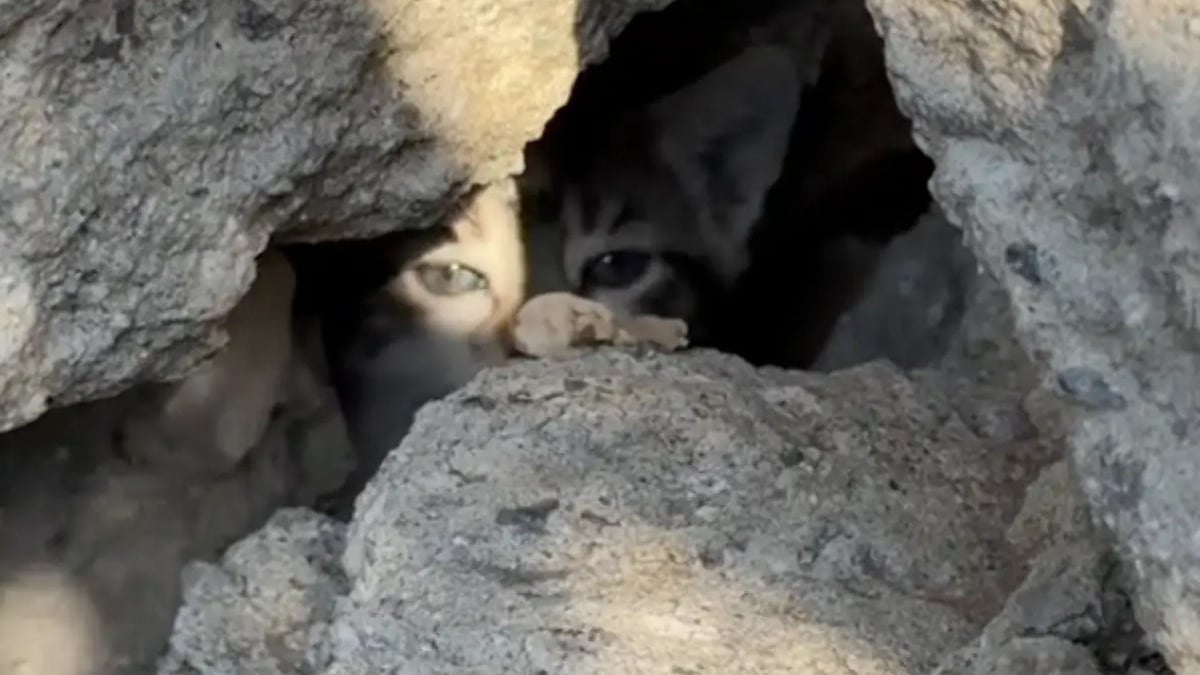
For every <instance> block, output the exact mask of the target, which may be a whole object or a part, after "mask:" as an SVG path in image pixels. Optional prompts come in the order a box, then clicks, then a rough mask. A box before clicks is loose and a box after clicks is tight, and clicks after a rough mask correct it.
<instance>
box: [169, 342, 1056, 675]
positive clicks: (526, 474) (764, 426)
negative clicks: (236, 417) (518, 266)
mask: <svg viewBox="0 0 1200 675" xmlns="http://www.w3.org/2000/svg"><path fill="white" fill-rule="evenodd" d="M1017 445H1019V444H999V445H997V444H992V443H987V442H984V441H982V440H981V439H979V438H978V437H976V436H975V434H973V433H972V431H971V430H970V429H969V428H968V427H967V425H966V424H965V423H963V421H962V420H961V419H959V418H958V417H957V416H956V414H955V413H954V410H953V409H952V408H950V407H949V406H948V405H947V404H945V403H944V402H942V401H940V400H939V399H938V397H936V396H930V395H929V392H927V391H925V390H924V389H923V388H922V387H920V386H919V385H917V384H916V383H914V382H913V381H911V380H909V379H908V378H907V377H905V376H904V375H903V374H901V372H900V371H899V370H897V369H896V368H895V367H893V366H889V365H886V364H884V363H882V362H879V363H872V364H866V365H863V366H859V367H856V368H853V369H850V370H846V371H841V372H839V373H836V374H834V375H829V376H826V375H818V374H801V373H785V372H782V371H766V370H764V371H756V370H754V369H752V368H750V367H749V366H747V365H746V364H745V363H744V362H741V361H739V360H736V359H733V358H731V357H726V356H722V355H718V354H715V353H711V352H693V353H690V354H687V355H677V356H664V355H656V354H643V355H641V356H637V355H634V354H632V353H627V352H622V351H618V350H614V349H608V350H603V351H599V352H595V353H590V354H584V355H579V356H578V358H574V359H571V360H566V361H558V362H541V361H526V362H522V363H515V364H511V365H507V366H504V367H502V368H497V369H492V370H488V371H484V372H483V373H482V374H481V375H480V376H479V377H477V378H476V379H474V380H473V381H472V382H471V383H470V384H468V385H467V386H466V387H465V388H464V389H463V390H461V391H459V392H457V393H454V394H452V395H450V396H449V397H447V398H446V399H445V400H443V401H438V402H434V403H431V404H429V405H428V406H426V407H425V408H423V409H422V411H421V412H420V413H419V414H418V416H417V420H416V423H415V425H414V427H413V430H412V432H411V434H410V435H409V436H408V437H407V438H406V440H405V441H404V442H403V443H402V444H401V446H400V447H399V448H398V449H397V450H396V451H395V452H393V453H392V454H391V455H389V457H388V458H387V460H386V461H385V463H384V465H383V467H382V468H381V470H380V473H379V474H378V475H377V476H376V477H375V479H374V480H373V481H372V482H371V483H370V484H369V485H368V487H367V490H366V491H365V492H364V493H363V495H362V496H361V497H360V498H359V502H358V508H357V510H356V514H355V516H354V519H353V521H352V522H351V523H350V524H349V526H345V527H344V526H342V525H339V524H335V523H333V522H331V521H328V520H326V519H324V518H322V517H320V516H317V515H315V514H312V513H309V512H306V511H298V510H292V511H285V512H281V513H279V514H277V515H276V516H275V517H274V518H273V519H272V520H271V522H270V523H268V524H267V525H266V526H265V527H264V528H263V529H262V530H260V531H259V532H257V533H256V534H254V535H251V536H250V537H248V538H247V539H245V540H243V541H242V542H240V543H238V544H236V545H235V546H234V547H232V548H231V549H230V550H229V551H228V552H227V554H226V555H225V557H224V559H223V560H222V562H221V563H220V564H219V565H214V564H209V563H196V564H194V565H192V566H190V567H189V570H188V572H187V574H186V577H187V579H188V581H187V588H186V590H185V605H184V608H183V609H182V610H181V611H180V613H179V615H178V616H177V619H176V623H175V629H174V634H173V637H172V639H171V649H170V651H169V653H168V654H167V655H166V656H165V657H164V659H163V660H162V661H161V662H160V669H159V672H160V673H161V674H162V675H175V674H183V673H188V674H190V675H195V674H208V673H210V674H216V673H227V672H256V673H262V674H264V675H266V674H269V673H292V672H313V673H325V674H328V675H332V674H334V673H364V672H410V673H461V672H529V673H532V672H539V671H541V672H553V673H561V672H572V673H602V672H603V673H611V672H655V673H659V672H661V673H668V672H741V673H778V672H823V673H847V674H848V673H859V674H862V673H881V674H882V673H895V674H896V675H899V674H901V673H905V674H907V673H913V672H927V671H928V670H929V669H930V668H932V667H933V665H934V664H935V663H936V662H937V661H938V660H940V659H941V658H942V657H943V656H944V655H945V654H946V653H948V652H950V651H952V650H954V649H957V648H959V647H960V646H962V645H964V644H965V643H966V642H967V641H968V640H970V639H972V638H973V637H974V635H976V634H977V631H978V630H979V629H980V628H981V627H982V625H983V624H984V623H985V622H986V621H987V620H988V619H990V618H991V617H992V616H993V615H994V614H995V613H996V612H997V611H999V609H1000V608H1001V607H1002V606H1003V604H1004V602H1005V597H1006V595H1007V593H1008V591H1009V590H1011V589H1012V588H1014V587H1015V586H1016V582H1017V581H1019V576H1018V574H1019V571H1020V564H1019V561H1017V560H1015V559H1014V558H1013V557H1012V556H1011V547H1010V546H1009V545H1008V544H1007V542H1006V541H1005V532H1004V528H1005V524H1006V523H1007V522H1009V521H1010V520H1011V519H1012V516H1013V515H1014V514H1015V513H1016V512H1017V511H1018V509H1019V501H1020V496H1021V493H1022V490H1023V486H1024V482H1025V481H1023V480H1021V479H1013V478H1011V477H1010V476H1009V475H1008V474H1006V473H1005V472H1003V471H999V470H997V467H1000V466H1008V465H1011V464H1012V463H1013V462H1014V461H1021V457H1022V455H1021V452H1020V450H1019V449H1017V447H1016V446H1017ZM1026 475H1029V476H1032V475H1033V472H1032V471H1029V472H1027V474H1026Z"/></svg>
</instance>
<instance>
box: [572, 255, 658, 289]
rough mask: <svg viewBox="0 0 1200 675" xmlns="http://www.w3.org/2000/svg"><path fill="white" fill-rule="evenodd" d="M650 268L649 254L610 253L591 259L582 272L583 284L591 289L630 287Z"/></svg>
mask: <svg viewBox="0 0 1200 675" xmlns="http://www.w3.org/2000/svg"><path fill="white" fill-rule="evenodd" d="M649 266H650V254H649V253H642V252H641V251H611V252H609V253H605V254H603V255H600V256H596V257H595V258H592V260H591V261H590V262H588V264H587V267H585V268H584V270H583V283H584V285H585V286H588V287H593V288H597V287H598V288H623V287H626V286H631V285H632V284H633V282H635V281H637V280H638V279H639V278H640V277H641V276H642V275H643V274H645V273H646V269H647V268H648V267H649Z"/></svg>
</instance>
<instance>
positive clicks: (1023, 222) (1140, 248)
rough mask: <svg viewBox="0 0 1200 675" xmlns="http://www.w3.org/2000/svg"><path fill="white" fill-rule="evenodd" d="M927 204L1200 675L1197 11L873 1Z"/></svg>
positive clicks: (1057, 3)
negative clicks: (997, 292)
mask: <svg viewBox="0 0 1200 675" xmlns="http://www.w3.org/2000/svg"><path fill="white" fill-rule="evenodd" d="M868 5H869V7H870V9H871V11H872V13H873V15H874V17H875V19H876V22H877V25H878V27H879V28H880V30H881V32H882V34H883V36H884V39H885V42H886V55H887V59H888V66H889V70H890V73H891V76H892V79H893V82H894V84H895V87H896V90H897V96H898V99H899V101H900V103H901V105H902V107H903V108H904V109H905V110H906V111H907V112H908V113H909V114H911V115H912V116H913V118H914V121H915V133H916V136H917V137H918V139H919V141H920V142H921V144H922V145H923V147H925V148H926V149H927V150H928V152H929V154H930V155H931V156H932V157H933V158H934V160H935V161H936V163H937V165H938V169H937V173H936V174H935V177H934V180H933V188H934V192H935V196H936V197H937V199H938V201H939V203H940V204H941V205H942V207H943V208H944V209H945V211H946V212H947V215H948V217H949V218H950V219H951V220H952V221H953V222H955V223H956V224H959V225H961V226H962V227H963V228H964V232H965V238H966V241H967V242H968V244H969V246H970V247H971V249H972V250H973V251H974V253H975V254H976V255H977V257H978V258H979V259H980V260H981V261H982V262H983V263H984V264H985V265H986V266H987V267H988V268H989V269H990V270H991V272H992V273H993V274H995V275H996V276H997V277H998V278H999V279H1000V280H1001V282H1002V284H1003V286H1004V287H1005V288H1007V290H1008V292H1009V293H1010V295H1011V299H1012V302H1013V305H1014V307H1015V318H1016V324H1017V330H1018V334H1019V336H1020V338H1021V340H1022V342H1023V344H1024V345H1025V347H1026V348H1027V349H1028V351H1029V352H1030V353H1031V354H1033V355H1035V356H1036V357H1037V358H1038V360H1040V361H1041V362H1043V363H1044V364H1045V365H1046V366H1047V367H1048V369H1049V371H1050V372H1051V374H1052V376H1053V378H1054V379H1055V381H1056V383H1057V386H1058V387H1059V388H1060V389H1061V390H1062V391H1063V392H1064V393H1065V394H1066V395H1067V396H1069V397H1071V398H1073V399H1074V401H1075V402H1076V404H1077V405H1078V406H1079V407H1080V408H1081V409H1082V410H1083V411H1084V414H1083V415H1082V416H1081V417H1080V419H1079V424H1078V427H1077V428H1076V429H1075V431H1074V432H1073V433H1072V435H1071V447H1072V459H1073V462H1074V464H1075V469H1076V471H1077V474H1078V476H1079V479H1080V481H1081V483H1082V486H1083V489H1084V492H1085V494H1086V495H1087V498H1088V501H1089V503H1090V505H1091V509H1092V513H1093V514H1094V516H1095V517H1096V518H1097V519H1098V521H1099V522H1101V523H1103V524H1104V525H1105V526H1106V527H1107V528H1109V529H1110V530H1111V531H1112V532H1113V533H1114V534H1115V535H1116V539H1117V542H1118V545H1119V549H1120V551H1121V553H1122V555H1123V556H1124V557H1125V559H1126V560H1128V561H1129V563H1130V564H1131V565H1132V566H1133V568H1134V570H1135V572H1136V576H1137V578H1138V580H1139V592H1138V593H1137V594H1136V595H1135V598H1136V603H1137V609H1138V616H1139V618H1140V619H1141V621H1142V622H1143V623H1144V624H1145V626H1146V628H1147V629H1148V630H1149V632H1150V634H1151V637H1152V638H1153V639H1154V640H1155V641H1156V642H1157V643H1158V644H1159V645H1161V647H1162V648H1163V649H1164V650H1165V651H1166V656H1167V660H1168V661H1169V663H1170V664H1171V665H1172V666H1173V667H1174V669H1175V670H1176V672H1178V673H1186V674H1188V675H1191V674H1193V673H1197V672H1200V545H1198V542H1200V490H1197V489H1196V485H1197V484H1198V482H1200V450H1198V448H1197V442H1196V438H1197V433H1198V425H1200V395H1198V392H1200V388H1198V387H1197V383H1198V382H1200V342H1198V340H1197V336H1198V335H1200V332H1198V327H1197V316H1200V314H1198V312H1197V307H1198V305H1197V303H1198V302H1200V272H1197V260H1200V143H1198V142H1197V138H1200V30H1197V26H1200V8H1198V7H1197V5H1196V3H1195V2H1192V0H1159V1H1157V2H1144V1H1143V0H1097V1H1094V2H1082V1H1079V0H1054V1H1052V2H1046V1H1044V0H999V1H996V2H987V3H980V2H968V1H967V0H868Z"/></svg>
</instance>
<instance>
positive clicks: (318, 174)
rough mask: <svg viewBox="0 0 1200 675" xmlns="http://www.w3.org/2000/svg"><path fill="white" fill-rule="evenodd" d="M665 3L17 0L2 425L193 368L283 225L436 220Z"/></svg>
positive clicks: (3, 33)
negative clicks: (637, 18) (615, 37)
mask: <svg viewBox="0 0 1200 675" xmlns="http://www.w3.org/2000/svg"><path fill="white" fill-rule="evenodd" d="M663 4H665V0H619V1H616V0H595V1H593V2H582V3H573V2H558V1H557V0H502V1H501V2H494V1H492V0H465V1H464V0H455V1H453V2H447V1H445V0H419V1H418V2H398V1H394V0H300V1H299V2H292V1H286V2H285V1H283V0H218V1H216V2H193V1H191V0H167V1H164V2H135V1H134V0H101V1H94V0H33V1H29V0H0V81H2V82H3V83H4V85H3V87H0V147H2V148H3V149H4V156H3V159H2V160H0V431H2V430H4V429H8V428H12V427H14V426H17V425H19V424H22V423H24V422H28V421H30V420H32V419H34V418H36V417H37V416H38V415H40V414H42V413H43V412H44V411H45V410H46V409H47V408H49V407H53V406H58V405H65V404H69V403H72V402H76V401H82V400H88V399H93V398H97V397H103V396H107V395H111V394H114V393H117V392H118V391H121V390H123V389H125V388H128V387H129V386H130V385H132V384H135V383H137V382H145V381H155V380H167V379H174V378H175V377H177V376H179V375H181V374H182V373H183V372H185V371H186V370H187V369H189V368H190V367H191V366H192V365H193V364H194V363H196V362H197V360H198V359H200V358H202V357H203V356H205V355H207V354H209V353H211V352H212V351H214V350H215V349H216V348H218V347H219V346H220V345H221V344H223V342H224V339H225V338H224V333H223V332H222V330H221V328H220V326H219V325H218V319H220V318H221V317H223V316H224V315H225V314H227V313H228V312H229V310H230V309H231V308H232V307H233V305H234V304H235V303H236V301H237V300H238V298H239V297H240V296H241V295H242V294H244V293H245V292H246V290H247V288H248V287H249V284H250V281H251V279H252V278H253V276H254V265H253V262H254V258H255V256H256V255H257V254H258V253H260V252H261V251H262V250H263V248H264V246H265V245H266V243H267V241H268V239H269V238H270V237H272V236H275V237H277V238H284V239H286V238H293V239H295V238H307V239H315V238H327V237H335V236H336V237H345V236H356V235H365V234H369V233H372V232H382V231H384V230H393V229H398V228H404V227H417V226H422V225H425V224H427V223H428V222H430V220H431V219H433V218H435V217H437V216H438V214H440V213H441V212H442V210H443V209H444V207H445V206H446V205H447V204H448V202H449V201H451V200H453V199H455V198H456V197H457V196H458V195H459V194H461V192H462V190H463V188H464V186H465V185H466V184H468V183H472V182H475V183H482V182H487V181H490V180H493V179H496V178H498V177H500V176H502V175H504V174H507V173H512V172H515V171H518V170H519V169H520V164H521V154H520V151H521V148H522V146H523V145H524V143H525V142H526V141H528V140H529V139H531V138H533V137H535V136H536V135H537V134H538V133H539V131H540V129H541V126H542V125H543V124H544V123H545V121H546V120H547V119H548V118H549V117H550V115H551V114H552V113H553V111H554V110H555V109H556V108H557V107H558V106H559V105H561V104H562V103H563V102H564V101H565V100H566V98H567V94H568V92H569V89H570V86H571V83H572V81H573V79H574V76H575V74H576V72H577V70H578V68H579V67H580V65H581V64H584V63H588V62H590V61H593V60H595V59H596V58H598V57H600V56H601V55H603V53H604V52H605V50H606V49H607V41H608V37H609V35H610V34H612V33H614V32H615V31H616V30H617V29H619V28H620V27H622V26H623V25H624V24H625V23H626V22H627V21H628V19H629V18H630V17H631V16H632V15H633V14H634V13H636V12H637V11H639V10H642V9H647V8H650V7H657V6H661V5H663Z"/></svg>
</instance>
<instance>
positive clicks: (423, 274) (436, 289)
mask: <svg viewBox="0 0 1200 675" xmlns="http://www.w3.org/2000/svg"><path fill="white" fill-rule="evenodd" d="M416 272H417V278H418V279H420V280H421V285H422V286H424V287H425V290H427V291H429V292H430V293H432V294H434V295H463V294H465V293H471V292H474V291H479V290H483V289H485V288H487V287H488V281H487V277H485V276H483V275H482V274H480V273H479V272H477V271H475V270H473V269H471V268H470V267H467V266H466V265H463V264H460V263H448V264H435V263H426V264H422V265H419V266H417V270H416Z"/></svg>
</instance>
